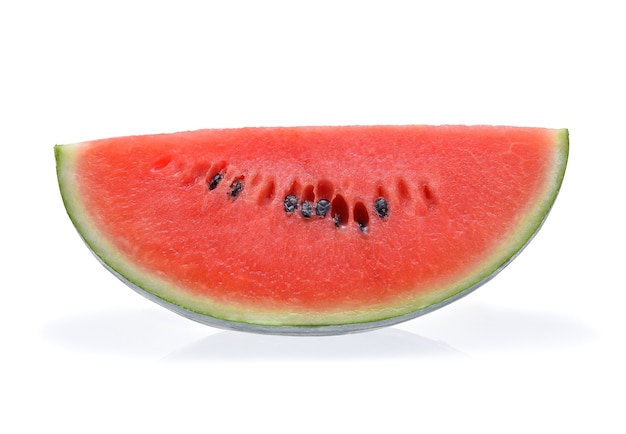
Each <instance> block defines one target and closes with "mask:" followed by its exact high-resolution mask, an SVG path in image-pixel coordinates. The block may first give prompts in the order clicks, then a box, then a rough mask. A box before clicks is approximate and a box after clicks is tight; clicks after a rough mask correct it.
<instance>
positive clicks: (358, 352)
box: [162, 327, 465, 362]
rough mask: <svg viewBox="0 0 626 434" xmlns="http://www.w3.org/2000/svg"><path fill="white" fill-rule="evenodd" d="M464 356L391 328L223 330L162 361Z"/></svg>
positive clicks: (435, 342)
mask: <svg viewBox="0 0 626 434" xmlns="http://www.w3.org/2000/svg"><path fill="white" fill-rule="evenodd" d="M425 356H427V357H430V356H436V357H439V356H445V357H465V355H464V354H463V353H462V352H460V351H458V350H456V349H454V348H452V347H450V346H449V345H447V344H446V343H444V342H440V341H434V340H431V339H428V338H425V337H423V336H420V335H418V334H415V333H412V332H409V331H405V330H400V329H397V328H394V327H389V328H385V329H380V330H375V331H371V332H365V333H356V334H348V335H339V336H308V337H294V336H274V335H261V334H252V333H242V332H234V331H224V332H220V333H216V334H214V335H211V336H207V337H205V338H203V339H200V340H198V341H197V342H195V343H193V344H192V345H189V346H187V347H184V348H182V349H180V350H178V351H176V352H174V353H172V354H170V355H168V356H167V357H165V358H164V359H162V361H164V362H179V361H180V362H210V361H228V362H238V361H239V362H245V361H264V360H267V361H290V360H293V361H298V360H301V361H311V360H355V359H361V360H371V359H389V358H394V359H398V358H407V357H409V358H410V357H425Z"/></svg>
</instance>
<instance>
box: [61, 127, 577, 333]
mask: <svg viewBox="0 0 626 434" xmlns="http://www.w3.org/2000/svg"><path fill="white" fill-rule="evenodd" d="M568 146H569V145H568V133H567V130H564V129H561V130H552V129H542V128H515V127H491V126H472V127H467V126H438V127H434V126H349V127H296V128H243V129H225V130H201V131H195V132H184V133H176V134H162V135H147V136H133V137H121V138H113V139H104V140H96V141H91V142H85V143H79V144H74V145H65V146H56V147H55V154H56V159H57V173H58V178H59V185H60V189H61V194H62V196H63V200H64V203H65V206H66V209H67V212H68V214H69V216H70V218H71V220H72V222H73V223H74V225H75V227H76V228H77V229H78V232H79V233H80V235H81V236H82V238H83V239H84V240H85V242H86V243H87V245H88V246H89V248H90V249H91V250H92V251H93V252H94V253H95V255H96V256H97V257H98V258H99V259H100V261H101V262H102V263H103V264H104V265H105V266H106V267H107V268H108V269H109V270H110V271H112V272H113V273H114V274H115V275H117V276H118V277H120V278H121V279H122V280H123V281H124V282H126V283H127V284H129V285H130V286H131V287H132V288H134V289H135V290H137V291H138V292H140V293H141V294H143V295H145V296H146V297H148V298H150V299H151V300H153V301H156V302H157V303H159V304H161V305H163V306H165V307H167V308H169V309H171V310H173V311H175V312H177V313H179V314H182V315H184V316H186V317H188V318H191V319H193V320H196V321H200V322H202V323H206V324H209V325H213V326H217V327H221V328H227V329H236V330H245V331H253V332H260V333H279V334H312V335H316V334H317V335H320V334H337V333H348V332H354V331H360V330H367V329H373V328H378V327H382V326H387V325H391V324H395V323H398V322H401V321H405V320H408V319H411V318H414V317H416V316H418V315H422V314H424V313H427V312H430V311H432V310H434V309H437V308H439V307H441V306H443V305H445V304H447V303H450V302H451V301H454V300H456V299H458V298H460V297H461V296H463V295H465V294H467V293H469V292H470V291H472V290H474V289H475V288H477V287H478V286H480V285H481V284H483V283H484V282H485V281H487V280H488V279H490V278H491V277H493V276H494V275H495V274H496V273H498V272H499V271H500V270H502V268H504V267H505V266H506V265H507V264H508V263H509V262H510V261H511V260H512V259H513V258H514V257H515V256H516V255H517V254H518V253H519V251H520V250H521V249H522V248H523V247H524V246H525V245H526V244H527V243H528V242H529V241H530V239H531V238H532V237H533V235H534V234H535V233H536V231H537V230H538V229H539V227H540V226H541V224H542V222H543V221H544V219H545V218H546V216H547V214H548V211H549V210H550V208H551V206H552V204H553V202H554V200H555V198H556V196H557V193H558V190H559V188H560V186H561V182H562V180H563V175H564V172H565V166H566V162H567V155H568Z"/></svg>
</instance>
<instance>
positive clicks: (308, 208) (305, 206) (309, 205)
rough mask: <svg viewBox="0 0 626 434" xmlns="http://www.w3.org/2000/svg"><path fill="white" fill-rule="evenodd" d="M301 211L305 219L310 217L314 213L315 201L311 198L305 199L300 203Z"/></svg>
mask: <svg viewBox="0 0 626 434" xmlns="http://www.w3.org/2000/svg"><path fill="white" fill-rule="evenodd" d="M300 212H301V213H302V217H304V218H305V219H310V218H311V216H312V215H313V202H311V201H310V200H305V201H304V202H302V204H301V205H300Z"/></svg>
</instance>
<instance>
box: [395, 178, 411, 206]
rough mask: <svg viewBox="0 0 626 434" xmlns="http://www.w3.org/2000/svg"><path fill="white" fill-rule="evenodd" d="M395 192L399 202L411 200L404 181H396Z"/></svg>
mask: <svg viewBox="0 0 626 434" xmlns="http://www.w3.org/2000/svg"><path fill="white" fill-rule="evenodd" d="M396 192H397V193H398V197H399V198H400V202H402V203H407V202H409V201H410V200H411V191H410V190H409V186H408V185H407V183H406V181H405V180H404V179H402V178H400V179H398V183H397V184H396Z"/></svg>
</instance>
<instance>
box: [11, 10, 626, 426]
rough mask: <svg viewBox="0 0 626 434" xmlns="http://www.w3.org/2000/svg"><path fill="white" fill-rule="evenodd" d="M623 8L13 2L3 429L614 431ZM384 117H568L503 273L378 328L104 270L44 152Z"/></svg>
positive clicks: (621, 287)
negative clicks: (232, 322)
mask: <svg viewBox="0 0 626 434" xmlns="http://www.w3.org/2000/svg"><path fill="white" fill-rule="evenodd" d="M423 3H426V4H423ZM620 6H621V5H620V4H619V2H617V1H615V2H609V1H602V0H599V1H594V2H576V1H570V2H565V1H564V2H555V1H546V0H544V1H524V2H503V1H494V2H487V1H480V0H479V1H468V2H461V1H459V2H450V1H437V2H434V1H433V2H408V1H407V2H398V1H389V0H388V1H385V2H382V1H380V2H368V1H358V2H356V1H355V2H345V1H338V0H336V1H320V0H318V1H314V2H297V1H291V2H287V1H285V2H277V1H257V2H252V1H248V2H243V1H229V2H209V1H205V2H188V1H181V0H177V1H175V2H174V1H172V2H164V1H150V2H148V1H145V2H136V1H130V0H126V1H111V0H109V1H106V2H104V1H103V2H89V1H76V2H70V1H53V0H51V1H46V2H44V1H39V2H38V1H27V0H24V1H19V2H18V1H10V0H9V1H3V2H2V3H1V4H0V77H1V80H0V139H1V140H0V146H2V154H1V155H2V157H1V158H2V160H1V162H2V167H1V170H0V176H1V177H2V178H1V182H2V209H1V212H0V219H1V225H0V228H1V229H0V230H1V231H2V234H1V239H0V240H1V241H0V243H1V246H2V250H1V252H2V261H1V267H2V283H0V285H1V294H2V301H1V303H0V332H1V333H2V341H1V342H2V344H1V345H2V349H3V351H2V356H1V358H0V363H1V365H0V366H1V370H0V409H1V412H2V416H1V417H0V431H1V432H7V433H21V432H65V433H85V432H90V433H91V432H107V433H108V432H199V431H203V432H215V433H227V432H249V431H255V432H285V433H300V432H305V433H306V432H322V433H326V432H340V433H347V432H355V433H356V432H428V433H434V432H459V431H461V430H462V431H463V432H483V433H484V432H489V433H503V432H506V433H509V432H524V433H526V432H540V433H543V432H545V433H554V432H574V431H576V432H595V433H618V432H621V433H623V432H626V422H625V420H624V416H623V410H624V404H625V402H626V398H625V395H624V390H626V380H625V374H624V366H625V362H626V356H625V355H624V346H625V344H624V342H625V340H624V332H625V330H626V320H625V319H624V318H625V315H624V305H625V302H626V296H625V290H626V288H625V283H624V278H623V273H622V271H623V270H624V259H626V258H625V254H624V248H623V246H624V243H625V241H626V240H625V237H624V223H623V219H624V212H623V210H624V207H623V202H624V187H625V186H626V185H625V182H624V158H625V157H626V153H625V151H624V149H625V143H624V142H625V139H624V134H623V130H624V123H625V120H626V116H625V115H626V110H625V103H624V101H626V85H625V82H626V67H625V65H624V58H625V55H624V54H625V52H626V50H625V45H626V30H625V29H626V26H624V21H625V18H626V17H625V13H624V12H623V10H624V9H623V6H621V7H620ZM384 123H391V124H406V123H426V124H442V123H444V124H445V123H461V124H476V123H483V124H508V125H522V126H543V127H555V128H561V127H566V128H569V129H570V140H571V152H570V162H569V166H568V170H567V173H566V177H565V182H564V184H563V188H562V191H561V195H560V196H559V198H558V200H557V202H556V204H555V207H554V209H553V212H552V213H551V215H550V217H549V219H548V221H547V222H546V224H545V226H544V227H543V229H542V231H541V232H540V233H539V235H538V236H537V237H536V238H535V240H534V241H533V242H532V243H531V245H530V246H529V247H528V248H527V249H526V250H525V251H524V252H523V253H522V255H521V256H520V257H519V258H518V259H517V260H516V261H515V262H514V263H513V264H512V265H510V266H509V267H508V268H507V269H506V270H504V272H502V273H501V274H500V275H499V276H498V277H496V279H494V280H493V281H491V282H490V283H489V284H487V285H486V286H484V287H482V288H481V289H479V290H478V291H476V292H474V293H473V294H471V295H469V296H468V297H466V298H464V299H462V300H461V301H458V302H457V303H455V304H453V305H450V306H449V307H446V308H444V309H442V310H439V311H437V312H434V313H432V314H430V315H427V316H424V317H421V318H418V319H416V320H413V321H411V322H408V323H404V324H402V325H400V326H396V327H393V328H388V329H385V330H381V331H379V332H373V333H366V334H359V335H353V336H340V337H326V338H290V337H266V336H255V335H248V334H240V333H234V332H223V331H219V330H216V329H212V328H208V327H205V326H202V325H199V324H196V323H193V322H191V321H188V320H186V319H184V318H182V317H178V316H176V315H174V314H171V313H170V312H168V311H165V310H163V309H161V308H160V307H158V306H156V305H154V304H152V303H151V302H149V301H147V300H145V299H143V298H142V297H140V296H139V295H137V294H136V293H134V292H133V291H131V290H130V289H128V288H126V287H125V286H124V285H123V284H121V283H120V282H118V281H117V280H116V279H115V278H114V277H113V276H112V275H110V274H109V273H108V272H107V271H106V270H105V269H104V268H103V267H101V266H100V265H99V264H98V262H97V261H96V260H95V259H94V258H93V257H92V255H91V254H90V253H89V252H88V251H87V249H86V248H85V247H84V245H83V244H82V242H81V241H80V239H79V237H78V235H77V233H76V232H75V230H74V228H73V227H72V225H71V223H70V221H69V219H68V218H67V216H66V214H65V210H64V208H63V205H62V203H61V198H60V195H59V193H58V188H57V184H56V177H55V163H54V156H53V149H52V147H53V145H54V144H56V143H71V142H78V141H83V140H88V139H95V138H102V137H110V136H118V135H127V134H147V133H160V132H174V131H181V130H192V129H199V128H220V127H242V126H273V125H318V124H329V125H339V124H384Z"/></svg>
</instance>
